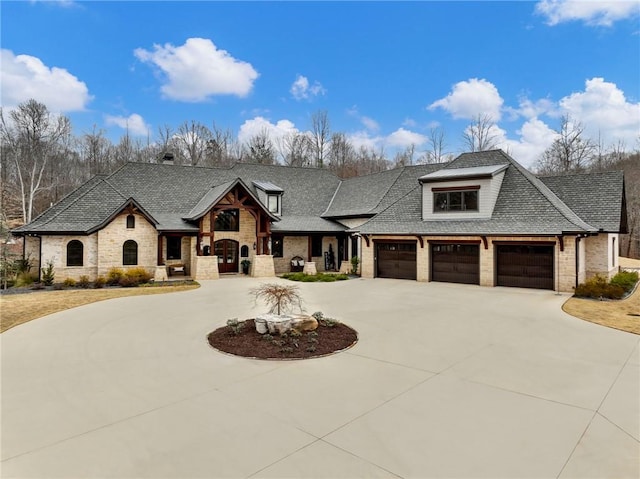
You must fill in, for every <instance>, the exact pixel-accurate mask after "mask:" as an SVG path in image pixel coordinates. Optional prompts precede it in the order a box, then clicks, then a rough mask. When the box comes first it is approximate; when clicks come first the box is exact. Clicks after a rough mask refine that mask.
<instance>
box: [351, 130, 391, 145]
mask: <svg viewBox="0 0 640 479" xmlns="http://www.w3.org/2000/svg"><path fill="white" fill-rule="evenodd" d="M347 139H348V140H349V142H350V143H351V144H352V145H353V147H354V148H355V149H356V150H359V149H360V148H362V147H364V148H369V149H373V150H377V149H379V148H380V147H381V146H383V144H384V137H382V136H378V135H376V136H371V135H370V134H369V132H367V131H355V132H352V133H348V134H347Z"/></svg>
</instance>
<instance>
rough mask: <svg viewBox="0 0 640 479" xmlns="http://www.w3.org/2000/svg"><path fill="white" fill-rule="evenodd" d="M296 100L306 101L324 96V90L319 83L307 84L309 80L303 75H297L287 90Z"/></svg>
mask: <svg viewBox="0 0 640 479" xmlns="http://www.w3.org/2000/svg"><path fill="white" fill-rule="evenodd" d="M289 91H290V92H291V95H292V96H293V98H295V99H296V100H308V99H310V98H311V97H314V96H318V95H324V94H325V93H326V90H325V89H324V87H323V86H322V85H321V84H320V83H319V82H317V81H316V82H313V84H310V83H309V79H308V78H307V77H305V76H303V75H298V76H297V78H296V80H295V81H294V82H293V84H292V85H291V89H290V90H289Z"/></svg>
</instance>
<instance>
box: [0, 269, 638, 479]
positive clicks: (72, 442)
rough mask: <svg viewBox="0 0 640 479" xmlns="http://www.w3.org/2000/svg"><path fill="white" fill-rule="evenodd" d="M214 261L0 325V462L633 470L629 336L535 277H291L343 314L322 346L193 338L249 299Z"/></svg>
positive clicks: (184, 469)
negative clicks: (339, 328)
mask: <svg viewBox="0 0 640 479" xmlns="http://www.w3.org/2000/svg"><path fill="white" fill-rule="evenodd" d="M261 282H264V281H260V280H256V279H251V278H235V277H234V278H225V279H222V280H219V281H211V282H203V285H202V288H200V289H198V290H193V291H189V292H185V293H177V294H170V295H162V296H144V297H133V298H122V299H117V300H111V301H107V302H102V303H94V304H91V305H88V306H83V307H80V308H77V309H73V310H69V311H66V312H63V313H58V314H53V315H51V316H48V317H46V318H42V319H39V320H37V321H34V322H31V323H27V324H25V325H22V326H19V327H17V328H14V329H12V330H10V331H8V332H6V333H4V334H2V335H1V336H0V344H1V359H2V383H1V385H2V391H1V393H2V417H1V420H2V431H1V432H2V437H1V446H2V448H1V449H2V463H1V467H2V469H1V475H2V477H3V478H12V477H19V478H22V477H37V478H93V477H117V478H185V479H186V478H205V477H207V478H218V477H220V478H226V477H274V478H282V477H291V478H304V477H326V478H340V477H344V478H356V477H366V478H370V477H416V478H427V477H434V478H442V477H460V478H476V477H484V478H518V477H522V478H557V477H559V478H570V477H575V478H588V477H597V478H604V477H612V478H625V477H629V478H637V477H638V476H639V475H640V466H639V461H638V458H639V457H640V446H639V441H640V415H639V402H638V399H639V397H640V391H639V388H640V386H639V377H640V374H639V373H640V362H639V349H638V343H639V339H640V337H638V336H636V335H633V334H629V333H624V332H619V331H615V330H612V329H607V328H604V327H601V326H597V325H593V324H590V323H586V322H583V321H580V320H578V319H575V318H572V317H570V316H568V315H566V314H564V313H563V312H562V311H561V309H560V307H561V305H562V303H563V302H564V301H565V300H566V296H564V295H563V296H560V295H556V294H554V293H553V292H548V291H529V290H518V289H509V288H481V287H477V286H463V285H452V284H441V283H430V284H424V283H416V282H412V281H401V280H382V279H376V280H363V279H356V280H351V281H348V282H344V283H325V284H300V288H301V290H302V293H303V297H304V299H305V305H306V309H307V311H308V312H314V311H318V310H321V311H323V312H324V313H325V315H328V316H332V317H335V318H338V319H340V320H342V321H344V322H345V323H348V324H349V325H351V326H353V327H354V328H355V329H357V330H358V332H359V335H360V340H359V343H358V344H357V345H356V346H355V347H353V348H352V349H350V350H348V351H346V352H343V353H340V354H337V355H334V356H331V357H327V358H320V359H314V360H306V361H285V362H276V361H257V360H248V359H243V358H237V357H232V356H228V355H224V354H220V353H218V352H216V351H214V350H212V349H210V347H209V345H208V343H207V341H206V335H207V333H208V332H210V331H212V330H213V329H215V328H217V327H218V326H221V325H223V324H225V322H226V320H227V319H229V318H234V317H237V318H239V319H246V318H250V317H253V316H254V315H255V314H256V313H257V312H261V311H263V308H262V307H260V306H255V305H254V304H253V300H252V299H251V298H250V297H249V295H248V294H247V291H248V290H249V289H250V288H251V287H254V286H255V285H257V284H259V283H261Z"/></svg>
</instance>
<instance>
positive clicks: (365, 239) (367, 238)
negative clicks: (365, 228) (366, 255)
mask: <svg viewBox="0 0 640 479" xmlns="http://www.w3.org/2000/svg"><path fill="white" fill-rule="evenodd" d="M362 237H363V238H364V241H365V243H367V248H368V247H369V235H362Z"/></svg>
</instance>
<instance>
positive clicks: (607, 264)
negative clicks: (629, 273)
mask: <svg viewBox="0 0 640 479" xmlns="http://www.w3.org/2000/svg"><path fill="white" fill-rule="evenodd" d="M619 241H620V239H619V237H618V235H617V234H614V233H609V234H607V233H600V234H598V235H596V236H589V237H587V238H583V239H582V240H581V242H584V245H585V254H584V258H585V263H586V278H587V279H588V278H591V277H593V276H595V275H596V274H599V275H601V276H604V277H606V278H611V277H612V276H613V275H615V274H616V273H617V272H618V267H619V265H620V262H619V260H618V251H619ZM614 242H615V246H614Z"/></svg>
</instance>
